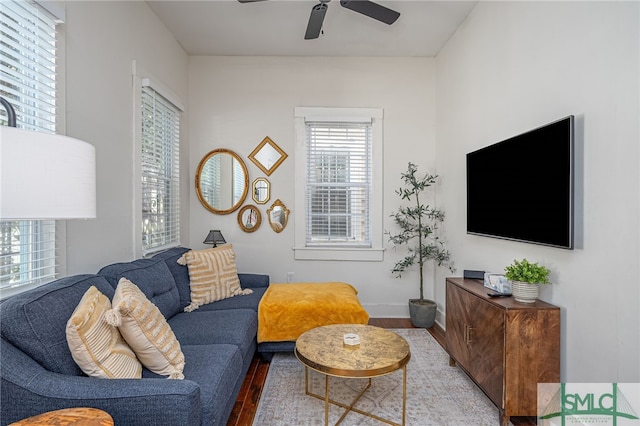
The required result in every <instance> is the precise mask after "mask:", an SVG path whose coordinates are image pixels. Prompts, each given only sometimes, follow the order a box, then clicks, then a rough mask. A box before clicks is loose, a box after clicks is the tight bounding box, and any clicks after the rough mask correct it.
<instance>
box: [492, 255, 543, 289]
mask: <svg viewBox="0 0 640 426" xmlns="http://www.w3.org/2000/svg"><path fill="white" fill-rule="evenodd" d="M504 276H505V277H506V278H507V279H508V280H509V281H522V282H525V283H531V284H551V281H549V269H547V268H546V267H544V266H542V265H538V264H537V263H530V262H529V261H528V260H527V259H522V260H521V261H518V260H514V261H513V263H512V264H511V265H509V266H507V267H506V268H504Z"/></svg>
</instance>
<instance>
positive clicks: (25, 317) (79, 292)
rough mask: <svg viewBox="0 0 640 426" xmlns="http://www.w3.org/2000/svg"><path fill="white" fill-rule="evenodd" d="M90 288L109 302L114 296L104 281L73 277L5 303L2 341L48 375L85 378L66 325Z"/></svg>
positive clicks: (1, 311) (0, 311)
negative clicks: (33, 362)
mask: <svg viewBox="0 0 640 426" xmlns="http://www.w3.org/2000/svg"><path fill="white" fill-rule="evenodd" d="M91 286H95V287H96V288H97V289H98V290H100V292H102V293H103V294H104V295H105V296H107V297H109V298H111V297H112V296H113V294H114V290H113V288H112V287H111V286H110V285H109V283H108V282H107V281H106V280H105V279H104V278H103V277H100V276H97V275H74V276H71V277H66V278H61V279H59V280H56V281H54V282H52V283H49V284H46V285H43V286H41V287H38V288H36V289H34V290H31V291H28V292H25V293H21V294H18V295H16V296H13V297H10V298H9V299H7V300H4V301H3V302H2V304H0V333H1V334H2V337H4V338H5V339H6V340H7V341H9V342H10V343H11V344H13V345H14V346H15V347H17V348H18V349H20V350H21V351H22V352H24V353H26V354H27V355H29V356H30V357H31V358H33V359H34V360H35V361H36V362H38V363H39V364H40V365H42V366H43V367H44V368H46V369H47V370H49V371H52V372H55V373H60V374H65V375H73V376H82V375H84V373H83V372H82V370H81V369H80V367H78V365H77V364H76V363H75V361H74V360H73V357H72V356H71V351H70V350H69V345H68V344H67V335H66V324H67V320H68V319H69V318H70V317H71V314H72V313H73V311H74V309H75V308H76V306H78V303H79V302H80V300H81V299H82V296H84V294H85V293H86V291H87V290H88V289H89V287H91Z"/></svg>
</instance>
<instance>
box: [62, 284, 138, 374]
mask: <svg viewBox="0 0 640 426" xmlns="http://www.w3.org/2000/svg"><path fill="white" fill-rule="evenodd" d="M110 309H111V302H110V301H109V299H108V298H107V296H105V295H104V294H102V293H100V290H98V289H97V288H96V287H95V286H91V287H89V290H87V292H86V293H85V294H84V296H83V297H82V299H81V300H80V303H79V304H78V306H77V307H76V309H75V310H74V311H73V314H72V315H71V318H69V321H67V343H68V344H69V350H71V355H72V356H73V359H74V360H75V362H76V364H78V366H79V367H80V368H81V369H82V371H84V372H85V373H86V374H87V375H88V376H91V377H100V378H102V379H139V378H140V377H142V365H141V364H140V361H138V359H137V358H136V354H135V353H133V351H132V350H131V348H130V347H129V345H127V343H126V342H125V341H124V339H123V338H122V336H121V335H120V332H119V331H118V329H117V328H116V327H114V326H112V325H109V324H107V322H106V321H105V318H104V315H105V313H106V312H107V311H108V310H110Z"/></svg>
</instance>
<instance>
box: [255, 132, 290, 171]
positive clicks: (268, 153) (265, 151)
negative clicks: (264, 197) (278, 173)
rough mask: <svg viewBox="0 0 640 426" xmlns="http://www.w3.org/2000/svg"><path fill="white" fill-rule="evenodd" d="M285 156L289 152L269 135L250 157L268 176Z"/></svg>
mask: <svg viewBox="0 0 640 426" xmlns="http://www.w3.org/2000/svg"><path fill="white" fill-rule="evenodd" d="M285 158H287V154H286V153H285V152H284V151H283V150H282V149H280V147H279V146H278V145H276V143H275V142H274V141H272V140H271V138H270V137H269V136H267V137H266V138H264V139H263V140H262V142H260V144H259V145H258V146H257V147H256V149H254V150H253V152H252V153H251V154H249V159H250V160H251V161H253V162H254V164H255V165H256V166H258V167H259V168H260V170H262V171H263V172H264V173H265V174H266V175H267V176H270V175H271V173H273V172H274V171H275V170H276V169H277V168H278V166H279V165H280V164H281V163H282V162H283V161H284V160H285Z"/></svg>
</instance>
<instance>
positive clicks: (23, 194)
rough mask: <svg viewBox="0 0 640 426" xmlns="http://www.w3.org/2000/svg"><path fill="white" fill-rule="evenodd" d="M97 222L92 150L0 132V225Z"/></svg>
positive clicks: (61, 139)
mask: <svg viewBox="0 0 640 426" xmlns="http://www.w3.org/2000/svg"><path fill="white" fill-rule="evenodd" d="M94 217H96V160H95V148H94V147H93V146H92V145H90V144H88V143H87V142H84V141H81V140H78V139H74V138H69V137H67V136H62V135H54V134H48V133H41V132H33V131H30V130H24V129H18V128H15V127H7V126H0V220H27V219H81V218H94Z"/></svg>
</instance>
